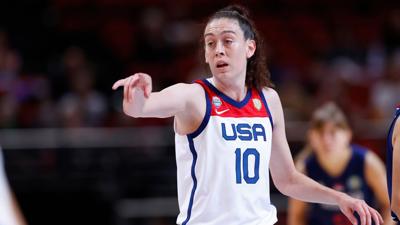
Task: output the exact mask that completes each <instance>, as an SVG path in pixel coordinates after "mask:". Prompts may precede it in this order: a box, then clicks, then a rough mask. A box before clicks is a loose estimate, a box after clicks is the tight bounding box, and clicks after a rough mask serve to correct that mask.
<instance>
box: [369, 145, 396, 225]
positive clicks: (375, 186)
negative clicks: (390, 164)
mask: <svg viewBox="0 0 400 225" xmlns="http://www.w3.org/2000/svg"><path fill="white" fill-rule="evenodd" d="M364 174H365V179H366V181H367V183H368V186H370V187H371V189H372V191H373V192H374V196H375V198H376V199H377V201H378V204H379V207H380V212H381V214H382V216H383V218H384V221H385V223H384V224H386V225H392V224H393V222H392V219H391V215H390V204H389V198H388V196H387V189H386V170H385V166H384V164H383V162H382V161H381V160H380V159H379V157H378V156H377V155H376V154H375V153H373V152H368V153H367V155H366V160H365V166H364Z"/></svg>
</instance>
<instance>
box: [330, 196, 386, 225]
mask: <svg viewBox="0 0 400 225" xmlns="http://www.w3.org/2000/svg"><path fill="white" fill-rule="evenodd" d="M338 204H339V207H340V210H341V211H342V213H343V214H344V215H346V217H347V218H348V219H349V220H350V222H351V223H352V224H357V219H356V217H355V216H354V213H355V212H356V213H357V214H358V215H359V216H360V221H361V224H360V225H371V224H372V220H373V221H374V222H375V225H378V224H383V219H382V216H381V215H380V214H379V213H378V212H377V211H376V210H375V209H373V208H371V207H369V206H368V205H367V203H365V201H364V200H360V199H355V198H352V197H350V196H348V195H346V194H343V195H342V197H341V198H340V200H339V202H338Z"/></svg>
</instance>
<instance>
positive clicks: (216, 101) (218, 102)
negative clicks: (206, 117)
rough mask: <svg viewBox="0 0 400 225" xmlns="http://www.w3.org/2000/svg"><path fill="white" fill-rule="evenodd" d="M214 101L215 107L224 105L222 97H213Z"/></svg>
mask: <svg viewBox="0 0 400 225" xmlns="http://www.w3.org/2000/svg"><path fill="white" fill-rule="evenodd" d="M212 102H213V104H214V105H215V107H217V108H219V107H220V106H221V105H222V102H221V99H219V98H218V97H216V96H214V97H213V98H212Z"/></svg>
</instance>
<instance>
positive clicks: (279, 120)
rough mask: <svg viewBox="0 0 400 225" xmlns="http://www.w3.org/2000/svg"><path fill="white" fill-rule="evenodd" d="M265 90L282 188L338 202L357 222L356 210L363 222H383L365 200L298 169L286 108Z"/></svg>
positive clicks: (273, 163) (275, 176)
mask: <svg viewBox="0 0 400 225" xmlns="http://www.w3.org/2000/svg"><path fill="white" fill-rule="evenodd" d="M263 93H264V95H265V98H266V100H267V101H268V103H269V106H270V111H271V115H272V118H273V121H274V129H273V133H272V151H271V160H270V171H271V176H272V180H273V182H274V184H275V186H276V187H277V188H278V190H279V191H281V192H282V193H283V194H285V195H288V196H290V197H292V198H296V199H298V200H301V201H306V202H314V203H322V204H334V205H338V206H339V207H340V209H341V211H342V212H343V213H344V214H345V215H346V217H347V218H348V219H349V220H350V221H351V222H352V223H353V224H357V220H356V218H355V216H354V215H353V213H354V212H357V213H358V214H359V216H360V218H361V224H362V225H365V224H368V225H370V224H371V221H372V219H373V220H374V222H375V224H382V223H383V219H382V217H381V216H380V215H379V213H378V212H377V211H376V210H374V209H372V208H371V207H369V206H368V205H367V204H366V203H365V202H364V201H362V200H359V199H354V198H352V197H350V196H348V195H347V194H345V193H342V192H338V191H335V190H333V189H330V188H327V187H325V186H322V185H320V184H318V183H317V182H315V181H314V180H312V179H310V178H308V177H307V176H305V175H304V174H302V173H300V172H298V171H297V170H296V168H295V166H294V163H293V158H292V155H291V153H290V148H289V144H288V142H287V139H286V132H285V122H284V116H283V109H282V105H281V102H280V99H279V96H278V94H277V93H276V91H275V90H273V89H271V88H268V89H264V91H263ZM371 218H372V219H371Z"/></svg>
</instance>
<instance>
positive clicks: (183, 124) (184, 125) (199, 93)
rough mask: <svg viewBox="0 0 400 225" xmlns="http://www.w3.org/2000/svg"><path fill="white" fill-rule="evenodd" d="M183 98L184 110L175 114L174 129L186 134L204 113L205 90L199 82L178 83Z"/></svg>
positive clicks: (198, 122)
mask: <svg viewBox="0 0 400 225" xmlns="http://www.w3.org/2000/svg"><path fill="white" fill-rule="evenodd" d="M178 85H179V86H180V89H181V90H182V92H181V96H182V98H184V99H185V102H186V106H185V110H184V111H182V112H180V113H179V114H177V115H176V116H175V131H176V132H177V133H179V134H188V133H191V132H193V131H194V130H196V129H197V128H198V127H199V126H200V123H201V121H202V120H203V118H204V116H205V113H206V99H205V91H204V89H203V88H202V87H201V85H200V84H197V83H192V84H184V83H180V84H178Z"/></svg>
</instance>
